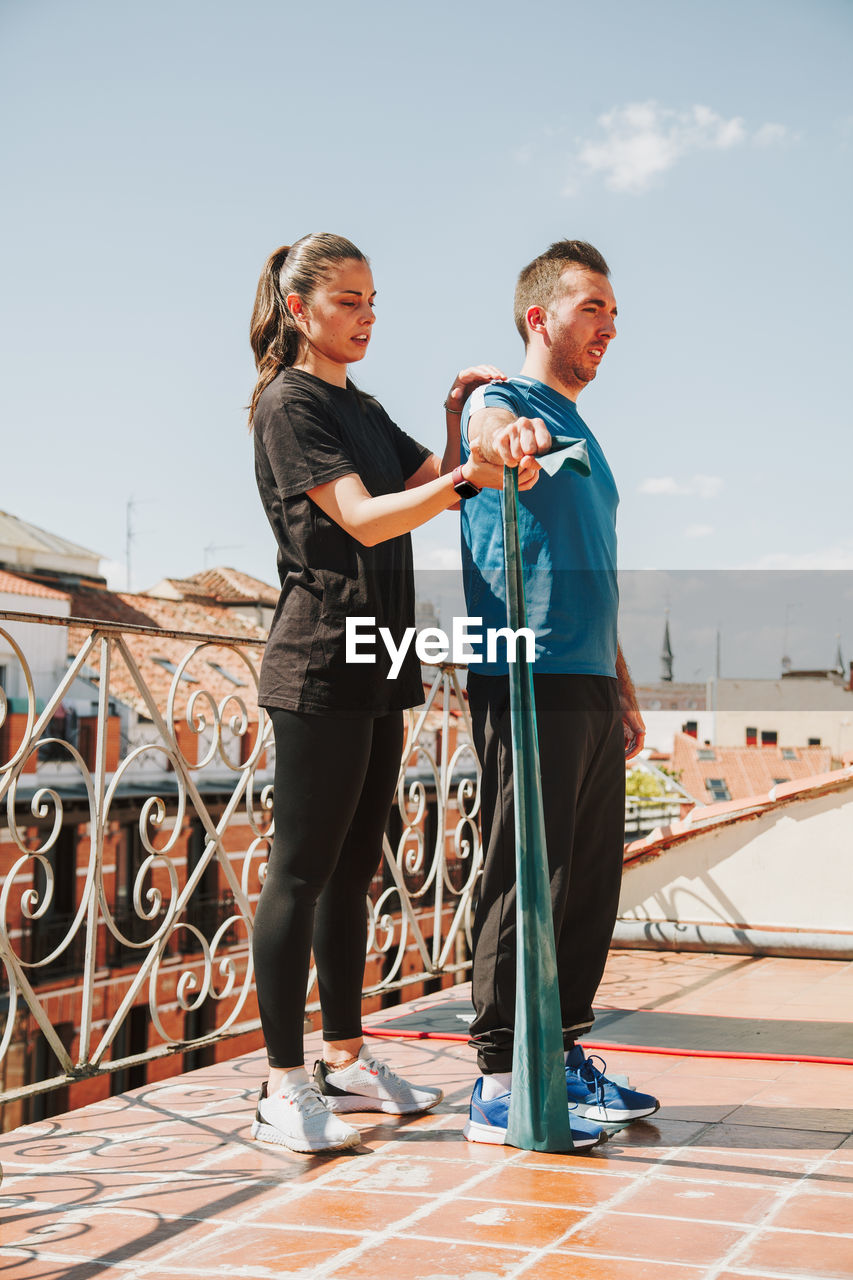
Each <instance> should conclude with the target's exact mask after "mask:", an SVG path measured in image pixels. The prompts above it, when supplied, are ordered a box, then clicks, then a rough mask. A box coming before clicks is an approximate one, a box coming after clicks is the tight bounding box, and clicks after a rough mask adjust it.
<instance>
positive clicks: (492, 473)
mask: <svg viewBox="0 0 853 1280" xmlns="http://www.w3.org/2000/svg"><path fill="white" fill-rule="evenodd" d="M462 474H463V476H464V477H465V479H466V480H470V481H471V482H472V484H475V485H476V486H477V488H478V489H502V488H503V485H504V469H503V466H497V465H495V464H494V463H492V462H486V460H485V459H484V457H483V455H482V454H481V453H480V450H479V449H478V448H477V446H476V445H473V446H472V448H471V456H470V457H469V458H468V460H467V462H466V463H465V464H464V466H463V467H462ZM538 479H539V463H538V462H537V461H536V459H535V458H523V459H522V460H521V462H520V463H519V464H518V488H519V491H523V490H525V489H532V488H533V486H534V485H535V484H536V481H537V480H538Z"/></svg>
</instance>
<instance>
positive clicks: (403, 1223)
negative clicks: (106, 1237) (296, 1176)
mask: <svg viewBox="0 0 853 1280" xmlns="http://www.w3.org/2000/svg"><path fill="white" fill-rule="evenodd" d="M521 1154H522V1153H521V1152H519V1158H520V1156H521ZM380 1158H381V1156H380ZM514 1162H515V1158H514V1157H510V1158H509V1160H507V1161H505V1162H504V1163H505V1164H509V1163H514ZM493 1171H494V1165H493V1164H489V1165H487V1166H486V1167H485V1168H483V1169H482V1170H480V1171H478V1172H477V1173H476V1174H474V1175H473V1176H471V1177H469V1178H467V1179H466V1180H465V1181H464V1182H463V1183H462V1184H461V1185H462V1187H463V1188H468V1187H472V1186H475V1185H476V1184H477V1183H479V1182H481V1181H485V1180H486V1179H487V1178H488V1177H490V1176H491V1174H492V1173H493ZM318 1181H319V1179H315V1181H314V1182H312V1183H311V1184H309V1188H310V1187H316V1185H317V1182H318ZM459 1191H460V1188H459V1187H452V1188H450V1189H449V1190H448V1191H444V1192H442V1193H441V1194H440V1195H438V1196H433V1197H430V1198H429V1199H428V1201H427V1203H426V1204H424V1205H421V1207H420V1208H419V1209H416V1210H414V1211H413V1212H412V1213H411V1214H409V1215H408V1217H406V1218H401V1219H399V1220H398V1221H396V1222H394V1223H393V1224H391V1225H390V1226H388V1227H382V1228H380V1229H379V1230H376V1231H369V1232H364V1233H363V1234H364V1237H365V1238H364V1239H363V1240H361V1241H360V1242H359V1243H358V1244H357V1245H353V1246H352V1247H351V1248H349V1249H344V1250H343V1251H342V1252H341V1253H340V1254H336V1255H335V1256H334V1257H333V1258H330V1259H329V1261H328V1262H325V1263H321V1264H320V1266H318V1267H316V1268H315V1269H314V1270H313V1271H312V1272H311V1276H312V1280H314V1277H316V1280H322V1277H323V1276H326V1275H328V1274H329V1272H331V1271H332V1270H334V1269H336V1268H337V1267H339V1266H346V1265H349V1264H350V1263H351V1262H353V1261H355V1260H356V1259H358V1258H360V1257H362V1256H363V1255H364V1254H365V1253H366V1252H368V1251H369V1250H372V1249H375V1248H377V1247H378V1246H379V1245H381V1244H383V1243H385V1241H387V1240H390V1239H393V1237H394V1236H397V1235H400V1234H403V1233H405V1232H406V1231H407V1230H408V1229H409V1227H410V1226H412V1225H414V1224H415V1223H416V1222H418V1221H420V1219H421V1218H425V1217H428V1216H429V1215H430V1214H431V1213H434V1212H435V1210H436V1209H440V1208H441V1207H442V1206H443V1205H445V1204H450V1203H452V1202H453V1201H454V1200H455V1199H457V1198H458V1195H459ZM298 1198H299V1197H293V1199H298ZM291 1202H292V1201H291V1199H288V1203H291ZM257 1212H258V1213H262V1212H263V1206H261V1207H259V1209H258V1211H257ZM254 1222H255V1217H254V1216H251V1215H247V1216H246V1217H245V1218H244V1219H243V1220H242V1222H241V1223H240V1225H241V1226H243V1227H247V1226H251V1225H252V1224H253V1223H254ZM299 1230H301V1231H308V1230H310V1228H308V1227H300V1228H299ZM313 1230H315V1231H316V1232H318V1233H321V1232H324V1231H327V1230H328V1228H326V1227H316V1228H313ZM341 1233H342V1234H344V1228H341ZM213 1240H214V1243H215V1237H213ZM209 1243H210V1241H209V1240H206V1241H205V1244H209ZM453 1243H459V1241H454V1242H453ZM192 1247H193V1246H192V1245H191V1244H188V1245H187V1250H189V1249H191V1248H192ZM181 1257H182V1251H179V1252H178V1253H177V1254H169V1256H168V1258H167V1259H161V1260H160V1269H162V1266H163V1265H165V1264H166V1263H168V1265H169V1266H178V1267H179V1266H180V1265H181ZM151 1266H154V1264H151ZM134 1274H135V1273H134ZM156 1274H157V1267H154V1270H153V1271H151V1270H150V1268H148V1267H145V1266H144V1264H141V1266H140V1271H139V1277H140V1280H142V1278H143V1277H144V1276H147V1275H150V1276H151V1280H154V1276H155V1275H156ZM270 1274H271V1275H272V1274H273V1273H272V1272H270Z"/></svg>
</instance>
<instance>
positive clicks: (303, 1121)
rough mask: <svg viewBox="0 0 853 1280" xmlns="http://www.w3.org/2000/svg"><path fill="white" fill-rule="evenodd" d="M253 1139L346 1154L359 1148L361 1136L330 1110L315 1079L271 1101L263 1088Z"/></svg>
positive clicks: (303, 1148)
mask: <svg viewBox="0 0 853 1280" xmlns="http://www.w3.org/2000/svg"><path fill="white" fill-rule="evenodd" d="M252 1137H253V1138H257V1140H258V1142H270V1143H273V1144H274V1145H275V1146H279V1147H287V1148H288V1150H290V1151H302V1152H305V1153H310V1152H312V1151H342V1150H344V1149H345V1148H347V1147H357V1146H358V1145H359V1143H360V1142H361V1134H360V1133H359V1131H358V1129H353V1127H352V1125H349V1124H344V1122H343V1121H342V1120H338V1118H337V1117H336V1116H333V1115H332V1114H331V1112H330V1111H329V1110H328V1108H327V1107H326V1105H325V1103H324V1102H323V1099H322V1098H321V1097H320V1094H319V1093H318V1092H317V1086H316V1085H315V1084H314V1082H313V1080H308V1081H307V1082H306V1083H305V1084H300V1085H297V1086H296V1087H295V1088H293V1089H284V1090H282V1091H281V1093H277V1094H275V1096H274V1097H272V1098H270V1097H268V1095H267V1086H266V1084H263V1085H261V1092H260V1095H259V1097H258V1108H257V1111H256V1112H255V1121H254V1124H253V1125H252Z"/></svg>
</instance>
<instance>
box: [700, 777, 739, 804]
mask: <svg viewBox="0 0 853 1280" xmlns="http://www.w3.org/2000/svg"><path fill="white" fill-rule="evenodd" d="M705 786H706V788H707V789H708V791H710V793H711V799H712V800H714V801H716V800H731V798H732V796H731V792H730V791H729V789H728V787H727V786H726V780H725V778H706V779H705Z"/></svg>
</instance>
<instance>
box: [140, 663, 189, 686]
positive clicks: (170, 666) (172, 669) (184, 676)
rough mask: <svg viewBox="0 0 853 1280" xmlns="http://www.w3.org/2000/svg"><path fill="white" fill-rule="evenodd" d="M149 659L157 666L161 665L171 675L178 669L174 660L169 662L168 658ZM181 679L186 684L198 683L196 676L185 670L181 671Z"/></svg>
mask: <svg viewBox="0 0 853 1280" xmlns="http://www.w3.org/2000/svg"><path fill="white" fill-rule="evenodd" d="M151 661H152V662H156V663H157V666H158V667H162V668H163V670H164V671H168V672H169V675H171V676H173V675H174V674H175V673H176V671H177V670H178V668H177V667H176V666H175V664H174V662H170V661H169V659H168V658H152V659H151ZM181 679H182V680H186V682H187V684H198V677H197V676H190V675H187V673H186V671H184V672H182V673H181Z"/></svg>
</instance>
